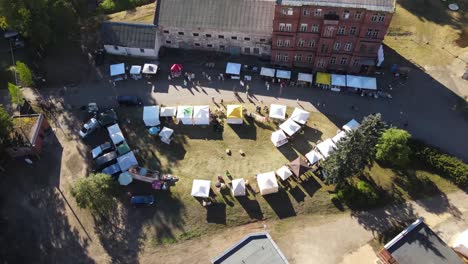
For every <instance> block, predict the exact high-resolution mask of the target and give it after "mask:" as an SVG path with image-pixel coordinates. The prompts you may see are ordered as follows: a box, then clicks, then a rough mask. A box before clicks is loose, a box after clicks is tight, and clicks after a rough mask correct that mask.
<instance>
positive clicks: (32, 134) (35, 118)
mask: <svg viewBox="0 0 468 264" xmlns="http://www.w3.org/2000/svg"><path fill="white" fill-rule="evenodd" d="M42 118H44V117H43V116H42V114H34V115H21V116H14V117H13V126H14V134H12V135H11V136H12V137H15V138H16V140H15V141H14V142H15V144H16V145H17V146H20V145H29V144H31V145H34V144H35V141H36V138H37V135H38V133H39V129H40V122H41V120H42ZM18 137H20V138H22V139H23V140H24V141H27V143H26V142H21V140H20V138H18Z"/></svg>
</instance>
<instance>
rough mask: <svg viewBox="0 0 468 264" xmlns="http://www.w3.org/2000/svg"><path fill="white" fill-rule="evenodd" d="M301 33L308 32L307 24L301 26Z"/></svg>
mask: <svg viewBox="0 0 468 264" xmlns="http://www.w3.org/2000/svg"><path fill="white" fill-rule="evenodd" d="M299 31H301V32H306V31H307V24H301V26H300V27H299Z"/></svg>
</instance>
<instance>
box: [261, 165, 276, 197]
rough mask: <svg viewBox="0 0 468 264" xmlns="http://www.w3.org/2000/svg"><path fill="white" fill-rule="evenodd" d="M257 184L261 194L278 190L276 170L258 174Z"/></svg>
mask: <svg viewBox="0 0 468 264" xmlns="http://www.w3.org/2000/svg"><path fill="white" fill-rule="evenodd" d="M257 184H258V188H259V189H260V194H261V195H266V194H270V193H277V192H278V181H277V180H276V177H275V172H274V171H270V172H267V173H262V174H257Z"/></svg>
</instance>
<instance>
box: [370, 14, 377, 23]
mask: <svg viewBox="0 0 468 264" xmlns="http://www.w3.org/2000/svg"><path fill="white" fill-rule="evenodd" d="M378 17H379V16H378V15H377V14H373V15H372V17H371V21H372V22H375V21H377V19H378Z"/></svg>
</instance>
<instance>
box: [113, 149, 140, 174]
mask: <svg viewBox="0 0 468 264" xmlns="http://www.w3.org/2000/svg"><path fill="white" fill-rule="evenodd" d="M117 163H119V166H120V168H121V169H122V171H126V170H128V169H130V168H131V167H133V166H138V161H137V159H136V158H135V154H133V151H130V152H128V153H127V154H125V155H122V156H120V157H117Z"/></svg>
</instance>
